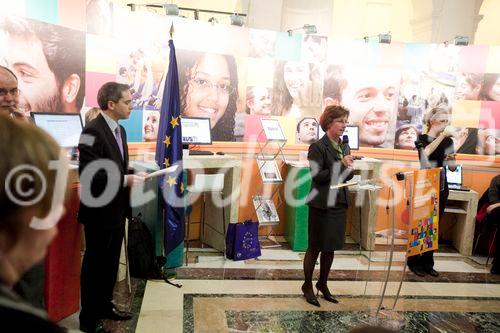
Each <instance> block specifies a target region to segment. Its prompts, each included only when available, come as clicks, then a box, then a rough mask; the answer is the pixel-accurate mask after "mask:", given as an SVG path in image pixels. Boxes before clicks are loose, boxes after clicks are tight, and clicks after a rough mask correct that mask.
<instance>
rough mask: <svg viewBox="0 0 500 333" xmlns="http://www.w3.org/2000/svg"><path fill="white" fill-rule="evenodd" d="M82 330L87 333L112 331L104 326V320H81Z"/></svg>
mask: <svg viewBox="0 0 500 333" xmlns="http://www.w3.org/2000/svg"><path fill="white" fill-rule="evenodd" d="M80 331H82V332H86V333H111V331H108V330H106V328H104V322H103V321H102V320H97V321H81V320H80Z"/></svg>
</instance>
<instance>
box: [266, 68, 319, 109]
mask: <svg viewBox="0 0 500 333" xmlns="http://www.w3.org/2000/svg"><path fill="white" fill-rule="evenodd" d="M313 86H314V87H316V86H318V87H319V86H320V85H318V84H316V85H313V82H312V79H311V67H310V65H309V64H308V63H302V62H297V61H278V62H277V63H276V67H275V70H274V80H273V108H272V112H271V113H272V115H275V116H292V117H295V118H300V117H305V116H314V117H315V116H318V115H319V113H320V108H321V105H320V103H321V100H320V99H317V100H316V101H315V99H314V97H313V96H315V94H314V93H313ZM318 96H321V95H318Z"/></svg>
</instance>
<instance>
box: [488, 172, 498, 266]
mask: <svg viewBox="0 0 500 333" xmlns="http://www.w3.org/2000/svg"><path fill="white" fill-rule="evenodd" d="M488 201H489V204H490V205H489V206H488V208H487V209H486V213H487V214H488V219H490V218H491V220H492V221H494V222H493V223H495V222H496V224H497V226H496V227H497V229H498V228H499V225H498V223H499V221H500V175H496V176H495V177H493V179H492V180H491V183H490V187H489V188H488ZM497 233H498V232H497ZM495 239H496V251H495V259H493V266H492V267H491V274H500V237H499V236H498V235H497V236H496V237H495Z"/></svg>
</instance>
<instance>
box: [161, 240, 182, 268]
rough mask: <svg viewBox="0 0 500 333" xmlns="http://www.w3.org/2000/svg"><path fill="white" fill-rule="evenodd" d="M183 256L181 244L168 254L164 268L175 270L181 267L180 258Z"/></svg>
mask: <svg viewBox="0 0 500 333" xmlns="http://www.w3.org/2000/svg"><path fill="white" fill-rule="evenodd" d="M183 256H184V242H181V243H180V244H179V246H177V247H176V248H175V249H174V250H173V251H172V252H170V254H169V255H168V256H167V264H166V265H165V267H166V268H175V267H180V266H182V258H183Z"/></svg>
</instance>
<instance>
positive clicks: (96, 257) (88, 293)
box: [80, 223, 125, 321]
mask: <svg viewBox="0 0 500 333" xmlns="http://www.w3.org/2000/svg"><path fill="white" fill-rule="evenodd" d="M84 231H85V255H84V257H83V263H82V275H81V281H80V286H81V304H82V310H81V312H80V321H82V320H84V321H95V320H97V319H99V318H102V317H103V314H104V313H105V312H106V311H107V310H109V309H110V307H111V306H112V303H111V301H112V299H113V289H114V287H115V282H116V276H117V274H118V265H119V261H120V250H121V246H122V241H123V236H124V232H125V225H124V223H123V224H121V225H120V227H117V228H114V229H111V230H103V229H102V228H99V227H95V226H85V228H84Z"/></svg>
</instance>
